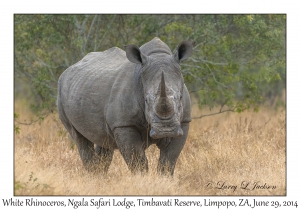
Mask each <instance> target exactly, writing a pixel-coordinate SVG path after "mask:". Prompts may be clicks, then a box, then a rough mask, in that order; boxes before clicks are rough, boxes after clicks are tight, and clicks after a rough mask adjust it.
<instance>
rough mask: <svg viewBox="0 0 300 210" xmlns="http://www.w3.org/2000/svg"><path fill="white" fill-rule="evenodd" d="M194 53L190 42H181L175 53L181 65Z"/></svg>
mask: <svg viewBox="0 0 300 210" xmlns="http://www.w3.org/2000/svg"><path fill="white" fill-rule="evenodd" d="M192 51H193V43H192V42H190V41H183V42H181V43H180V44H179V45H178V47H177V48H176V50H175V52H174V58H175V60H176V61H177V62H178V63H180V62H181V61H183V60H185V59H187V58H188V57H190V56H191V54H192Z"/></svg>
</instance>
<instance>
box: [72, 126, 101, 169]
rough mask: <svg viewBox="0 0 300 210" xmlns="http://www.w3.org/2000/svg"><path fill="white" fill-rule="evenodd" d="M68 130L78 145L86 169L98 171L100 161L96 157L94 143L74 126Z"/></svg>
mask: <svg viewBox="0 0 300 210" xmlns="http://www.w3.org/2000/svg"><path fill="white" fill-rule="evenodd" d="M68 130H69V133H70V135H71V137H72V139H73V140H74V142H75V143H76V146H77V149H78V152H79V155H80V158H81V161H82V163H83V166H84V168H85V169H86V170H87V171H95V170H96V169H97V167H96V165H97V163H98V162H99V161H98V158H97V157H96V153H95V149H94V143H93V142H91V141H89V140H88V139H87V138H85V137H84V136H83V135H82V134H81V133H79V132H78V131H77V130H76V129H75V128H74V127H73V126H70V127H69V129H68Z"/></svg>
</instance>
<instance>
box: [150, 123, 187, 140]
mask: <svg viewBox="0 0 300 210" xmlns="http://www.w3.org/2000/svg"><path fill="white" fill-rule="evenodd" d="M149 135H150V137H151V138H153V139H161V138H166V137H171V138H178V137H180V136H182V135H183V131H182V129H181V127H180V126H175V127H171V128H170V127H169V128H167V129H166V128H161V129H160V128H157V127H153V126H152V127H151V130H150V133H149Z"/></svg>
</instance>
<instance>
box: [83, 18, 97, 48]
mask: <svg viewBox="0 0 300 210" xmlns="http://www.w3.org/2000/svg"><path fill="white" fill-rule="evenodd" d="M96 19H97V15H95V16H94V18H93V21H92V23H91V26H90V29H89V32H88V35H87V36H86V39H85V43H84V45H83V51H84V52H85V50H86V45H87V43H88V41H89V38H90V35H91V31H92V28H93V26H94V23H95V21H96Z"/></svg>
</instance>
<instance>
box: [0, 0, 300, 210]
mask: <svg viewBox="0 0 300 210" xmlns="http://www.w3.org/2000/svg"><path fill="white" fill-rule="evenodd" d="M293 2H295V1H293ZM293 2H282V1H281V2H280V1H262V0H260V1H258V0H252V1H240V0H235V1H228V0H227V1H224V0H223V1H222V0H218V1H216V0H215V1H196V0H195V1H190V0H185V1H157V0H151V1H149V0H148V1H141V0H127V1H121V0H118V1H112V0H111V1H105V3H103V2H101V1H100V0H98V1H87V0H86V1H62V0H60V1H58V0H52V1H37V0H27V1H21V0H17V1H5V2H2V3H1V7H0V26H1V30H0V42H1V45H0V46H1V50H0V53H1V57H0V58H1V64H2V65H1V68H0V74H1V82H0V91H1V92H0V93H1V94H0V95H1V97H2V100H1V109H0V110H1V115H0V116H1V120H0V128H1V131H3V132H2V133H1V136H0V142H1V144H0V161H1V162H0V166H1V169H0V171H1V172H0V186H1V187H0V203H1V204H0V206H2V205H3V203H2V199H3V198H11V197H12V196H13V14H15V13H139V14H141V13H148V14H153V13H194V14H195V13H196V14H200V13H204V14H210V13H216V14H219V13H240V14H244V13H265V14H268V13H281V14H284V13H286V14H287V163H288V167H287V184H288V186H287V197H285V196H282V197H257V199H260V200H261V199H266V200H274V199H275V200H281V201H283V200H294V201H295V200H297V199H298V198H297V197H298V194H299V193H298V191H299V189H300V182H299V177H300V176H299V175H300V174H299V172H300V167H299V160H300V158H299V151H300V148H299V141H300V139H299V137H298V136H299V122H298V121H299V117H300V115H299V111H300V109H299V100H298V97H299V92H300V85H299V84H300V82H299V78H300V77H299V76H300V75H299V72H300V71H299V67H298V66H299V61H298V60H299V39H300V36H299V32H298V28H299V22H300V21H299V11H298V10H297V9H296V8H298V7H297V5H296V3H293ZM133 198H134V197H132V199H133ZM206 198H207V197H206ZM243 198H245V197H243ZM254 198H255V197H254ZM43 199H44V200H48V199H49V200H60V199H63V200H66V198H60V197H43ZM186 199H187V200H191V199H194V200H195V199H201V200H203V197H200V198H199V197H198V198H194V197H186ZM212 199H216V200H217V199H218V197H212ZM219 199H220V200H232V199H234V200H237V199H238V197H219ZM298 203H299V199H298ZM299 204H300V203H299ZM90 209H91V208H90Z"/></svg>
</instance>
